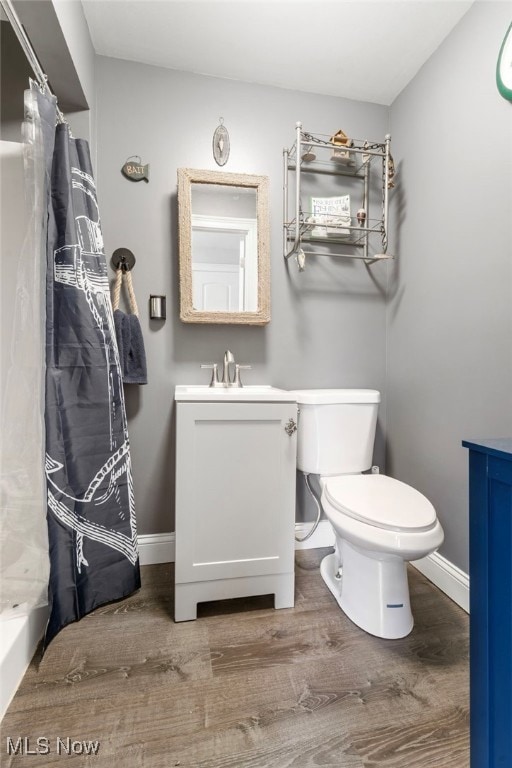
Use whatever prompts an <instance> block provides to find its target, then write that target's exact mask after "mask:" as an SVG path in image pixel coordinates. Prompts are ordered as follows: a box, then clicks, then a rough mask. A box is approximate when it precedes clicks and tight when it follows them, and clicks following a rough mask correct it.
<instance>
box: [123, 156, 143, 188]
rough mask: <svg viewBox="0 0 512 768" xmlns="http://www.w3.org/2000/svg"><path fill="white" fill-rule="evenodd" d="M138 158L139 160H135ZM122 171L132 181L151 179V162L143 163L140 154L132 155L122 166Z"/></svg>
mask: <svg viewBox="0 0 512 768" xmlns="http://www.w3.org/2000/svg"><path fill="white" fill-rule="evenodd" d="M134 160H138V162H137V163H136V162H134ZM121 173H122V174H123V176H126V178H127V179H130V181H142V179H144V181H147V182H148V181H149V163H148V164H147V165H142V161H141V159H140V157H139V156H138V155H132V156H131V157H129V158H128V160H127V161H126V163H125V164H124V165H123V167H122V168H121Z"/></svg>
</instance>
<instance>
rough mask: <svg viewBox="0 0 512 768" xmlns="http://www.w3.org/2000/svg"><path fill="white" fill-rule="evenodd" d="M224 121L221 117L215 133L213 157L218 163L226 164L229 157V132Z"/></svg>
mask: <svg viewBox="0 0 512 768" xmlns="http://www.w3.org/2000/svg"><path fill="white" fill-rule="evenodd" d="M223 122H224V120H223V119H222V117H221V118H220V124H219V125H218V126H217V128H216V129H215V133H214V134H213V157H214V159H215V162H216V163H217V165H225V164H226V163H227V161H228V157H229V133H228V132H227V129H226V128H225V126H224V125H223Z"/></svg>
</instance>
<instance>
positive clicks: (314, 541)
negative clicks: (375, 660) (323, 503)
mask: <svg viewBox="0 0 512 768" xmlns="http://www.w3.org/2000/svg"><path fill="white" fill-rule="evenodd" d="M312 525H313V523H296V524H295V535H296V536H299V537H300V538H302V537H303V536H305V535H306V534H307V533H308V531H309V530H311V526H312ZM138 539H139V558H140V564H141V565H156V564H157V563H174V560H175V546H176V534H175V533H174V532H173V533H153V534H143V535H139V537H138ZM333 546H334V533H333V530H332V528H331V525H330V523H329V521H328V520H320V523H319V524H318V528H317V529H316V531H315V532H314V534H313V535H312V536H311V537H310V538H309V539H308V540H307V541H304V542H298V541H296V542H295V549H314V548H316V547H333Z"/></svg>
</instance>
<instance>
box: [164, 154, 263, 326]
mask: <svg viewBox="0 0 512 768" xmlns="http://www.w3.org/2000/svg"><path fill="white" fill-rule="evenodd" d="M178 202H179V211H180V293H181V297H180V298H181V302H180V303H181V319H182V320H184V321H185V322H211V323H248V324H258V325H263V324H264V323H267V322H268V321H269V319H270V316H269V296H268V293H269V290H268V209H267V179H266V178H265V177H261V176H250V175H240V174H229V173H220V172H216V171H193V170H191V169H183V168H181V169H179V171H178Z"/></svg>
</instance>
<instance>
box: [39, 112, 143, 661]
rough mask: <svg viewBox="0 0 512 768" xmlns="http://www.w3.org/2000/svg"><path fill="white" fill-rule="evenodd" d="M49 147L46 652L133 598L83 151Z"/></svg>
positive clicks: (126, 471)
mask: <svg viewBox="0 0 512 768" xmlns="http://www.w3.org/2000/svg"><path fill="white" fill-rule="evenodd" d="M44 98H46V97H43V99H44ZM53 138H54V146H53V155H52V158H53V159H52V161H51V181H50V183H49V187H50V189H49V190H48V193H49V194H48V234H47V248H46V253H47V281H46V302H47V303H46V310H47V311H46V366H47V370H46V413H45V424H46V468H45V469H46V482H47V499H48V510H47V519H48V533H49V545H50V583H49V605H50V618H49V623H48V627H47V630H46V636H45V647H46V646H47V645H48V643H49V642H50V641H51V640H52V639H53V638H54V637H55V635H56V634H57V632H59V630H60V629H62V628H63V627H64V626H66V625H67V624H69V623H70V622H73V621H77V620H78V619H80V618H82V617H83V616H84V615H85V614H87V613H89V612H90V611H92V610H94V609H95V608H97V607H98V606H100V605H102V604H104V603H107V602H110V601H113V600H118V599H119V598H122V597H125V596H127V595H129V594H130V593H131V592H133V591H134V590H136V589H138V588H139V587H140V575H139V560H138V548H137V533H136V524H135V507H134V497H133V484H132V473H131V462H130V449H129V442H128V430H127V423H126V411H125V405H124V396H123V385H122V379H121V368H120V361H119V354H118V350H117V345H116V341H115V332H114V319H113V313H112V306H111V302H110V295H109V284H108V275H107V265H106V261H105V255H104V252H103V239H102V234H101V228H100V216H99V211H98V201H97V196H96V187H95V184H94V179H93V175H92V168H91V162H90V156H89V147H88V144H87V142H86V141H84V140H81V139H72V138H70V134H69V129H68V126H67V125H58V126H57V128H56V131H55V135H54V137H53ZM47 144H48V142H47ZM49 144H51V141H50V142H49Z"/></svg>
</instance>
